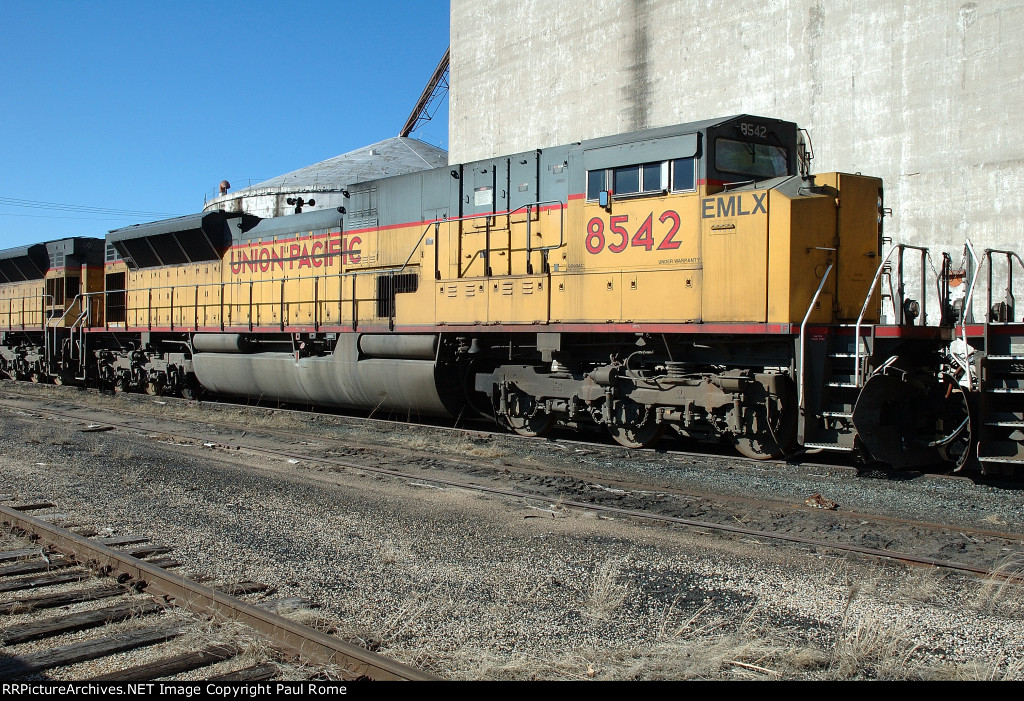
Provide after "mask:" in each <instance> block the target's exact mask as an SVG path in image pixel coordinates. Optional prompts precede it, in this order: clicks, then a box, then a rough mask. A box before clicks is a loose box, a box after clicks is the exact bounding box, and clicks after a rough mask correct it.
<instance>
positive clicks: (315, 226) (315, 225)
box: [231, 208, 341, 243]
mask: <svg viewBox="0 0 1024 701" xmlns="http://www.w3.org/2000/svg"><path fill="white" fill-rule="evenodd" d="M339 226H341V214H340V213H339V212H338V210H337V209H333V208H332V209H322V210H318V211H313V212H306V213H304V214H289V215H287V216H284V217H270V218H267V219H262V220H260V222H259V223H258V224H257V225H256V226H253V227H251V228H243V227H238V226H235V225H234V223H232V226H231V230H232V235H233V238H234V240H235V242H236V243H237V242H241V241H252V240H263V239H270V238H273V237H274V236H285V235H288V234H299V233H309V232H311V231H320V230H323V229H330V228H337V227H339Z"/></svg>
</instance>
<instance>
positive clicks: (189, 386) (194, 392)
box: [181, 382, 203, 400]
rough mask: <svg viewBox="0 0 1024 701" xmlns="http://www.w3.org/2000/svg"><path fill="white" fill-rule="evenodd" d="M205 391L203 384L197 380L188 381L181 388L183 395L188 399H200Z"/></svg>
mask: <svg viewBox="0 0 1024 701" xmlns="http://www.w3.org/2000/svg"><path fill="white" fill-rule="evenodd" d="M202 393H203V386H202V385H200V384H199V383H197V382H186V383H185V386H184V387H182V388H181V396H182V397H184V398H185V399H188V400H195V399H199V397H200V396H201V395H202Z"/></svg>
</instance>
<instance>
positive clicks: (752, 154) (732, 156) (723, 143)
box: [715, 139, 789, 178]
mask: <svg viewBox="0 0 1024 701" xmlns="http://www.w3.org/2000/svg"><path fill="white" fill-rule="evenodd" d="M715 169H716V170H718V171H719V172H722V173H737V174H739V175H746V176H748V177H751V178H774V177H777V176H780V175H789V152H788V151H787V150H786V149H784V148H782V147H781V146H771V145H769V144H755V143H750V142H748V141H736V140H735V139H715Z"/></svg>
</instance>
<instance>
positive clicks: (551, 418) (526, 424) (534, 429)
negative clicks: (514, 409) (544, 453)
mask: <svg viewBox="0 0 1024 701" xmlns="http://www.w3.org/2000/svg"><path fill="white" fill-rule="evenodd" d="M508 425H509V426H510V427H511V428H512V430H513V431H515V432H516V433H518V434H519V435H520V436H528V437H530V438H535V437H537V436H545V435H547V434H548V433H549V432H550V431H551V429H552V428H554V426H555V415H554V414H536V415H534V416H509V417H508Z"/></svg>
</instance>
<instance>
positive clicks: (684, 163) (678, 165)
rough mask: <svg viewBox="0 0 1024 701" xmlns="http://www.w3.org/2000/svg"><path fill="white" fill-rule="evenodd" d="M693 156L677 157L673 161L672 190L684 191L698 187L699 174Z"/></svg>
mask: <svg viewBox="0 0 1024 701" xmlns="http://www.w3.org/2000/svg"><path fill="white" fill-rule="evenodd" d="M694 166H695V161H694V159H693V158H677V159H676V160H674V161H672V190H673V191H675V192H682V191H685V190H696V189H697V176H696V168H695V167H694Z"/></svg>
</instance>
